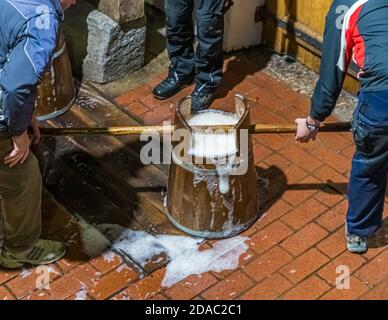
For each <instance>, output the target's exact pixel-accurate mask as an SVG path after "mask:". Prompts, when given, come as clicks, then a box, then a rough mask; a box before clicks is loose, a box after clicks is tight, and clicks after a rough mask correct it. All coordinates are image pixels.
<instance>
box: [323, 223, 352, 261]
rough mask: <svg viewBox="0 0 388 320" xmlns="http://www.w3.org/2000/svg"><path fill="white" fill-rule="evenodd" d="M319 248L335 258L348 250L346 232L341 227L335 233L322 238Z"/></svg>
mask: <svg viewBox="0 0 388 320" xmlns="http://www.w3.org/2000/svg"><path fill="white" fill-rule="evenodd" d="M317 248H318V249H319V250H321V251H322V252H323V253H324V254H326V255H327V256H329V257H330V258H335V257H336V256H338V255H339V254H341V253H342V252H344V251H345V250H346V238H345V232H344V230H343V229H342V228H341V229H339V230H338V231H336V232H335V233H333V234H331V235H330V236H329V237H327V238H326V239H324V240H322V241H321V242H320V243H319V244H318V245H317Z"/></svg>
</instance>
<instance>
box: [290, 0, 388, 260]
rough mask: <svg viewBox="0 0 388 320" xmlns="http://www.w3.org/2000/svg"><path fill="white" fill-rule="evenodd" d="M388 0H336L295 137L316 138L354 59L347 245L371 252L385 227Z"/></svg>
mask: <svg viewBox="0 0 388 320" xmlns="http://www.w3.org/2000/svg"><path fill="white" fill-rule="evenodd" d="M387 22H388V1H386V0H335V1H334V2H333V4H332V6H331V9H330V11H329V13H328V15H327V18H326V29H325V35H324V43H323V55H322V64H321V70H320V79H319V81H318V84H317V86H316V88H315V91H314V94H313V97H312V104H311V112H310V115H309V116H308V118H307V119H303V118H301V119H296V123H297V125H298V132H297V135H296V140H297V141H298V142H302V143H307V142H309V141H310V139H313V140H315V138H316V136H317V133H318V131H319V125H320V123H321V122H322V121H324V120H325V119H326V117H328V116H329V115H330V114H331V113H332V111H333V109H334V107H335V105H336V102H337V99H338V97H339V95H340V92H341V88H342V86H343V82H344V79H345V76H346V71H347V69H348V67H349V65H350V63H351V61H353V62H354V63H355V64H356V65H357V66H358V67H359V73H358V78H359V80H360V84H361V89H360V92H359V96H358V98H359V103H358V106H357V108H356V110H355V112H354V117H353V135H354V141H355V145H356V152H355V155H354V158H353V163H352V171H351V176H350V183H349V187H348V200H349V209H348V212H347V217H346V236H347V245H348V249H349V251H351V252H355V253H362V252H366V251H367V250H368V238H369V237H370V236H371V235H373V234H374V233H376V231H378V230H379V229H380V228H381V227H382V225H383V212H384V199H385V193H386V185H387V172H388V23H387Z"/></svg>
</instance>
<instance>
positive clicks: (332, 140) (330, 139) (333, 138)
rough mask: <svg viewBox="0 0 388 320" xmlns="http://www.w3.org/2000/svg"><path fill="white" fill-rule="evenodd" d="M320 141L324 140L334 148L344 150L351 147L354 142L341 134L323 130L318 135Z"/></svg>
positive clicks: (323, 141) (324, 142)
mask: <svg viewBox="0 0 388 320" xmlns="http://www.w3.org/2000/svg"><path fill="white" fill-rule="evenodd" d="M318 141H320V142H322V143H323V144H325V145H326V146H328V147H329V148H332V149H333V150H337V151H340V150H344V149H346V148H347V147H349V146H350V145H351V144H352V142H351V141H350V140H349V139H347V138H345V137H344V136H342V135H340V134H333V133H326V132H321V133H320V134H319V135H318Z"/></svg>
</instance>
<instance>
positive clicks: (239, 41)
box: [224, 0, 264, 51]
mask: <svg viewBox="0 0 388 320" xmlns="http://www.w3.org/2000/svg"><path fill="white" fill-rule="evenodd" d="M263 4H264V0H235V3H234V6H233V7H232V8H231V10H230V11H229V12H228V13H227V14H226V16H225V40H224V50H225V51H233V50H238V49H243V48H249V47H250V46H254V45H258V44H260V43H261V32H262V23H255V12H256V8H257V7H259V6H261V5H263Z"/></svg>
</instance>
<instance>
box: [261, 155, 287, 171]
mask: <svg viewBox="0 0 388 320" xmlns="http://www.w3.org/2000/svg"><path fill="white" fill-rule="evenodd" d="M265 162H266V163H267V164H269V165H271V166H275V167H277V168H278V169H280V170H284V169H286V168H287V167H289V166H290V165H291V162H290V161H288V160H287V159H286V158H285V157H283V156H282V155H279V154H277V153H275V154H273V155H271V156H270V157H268V158H267V159H265Z"/></svg>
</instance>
